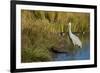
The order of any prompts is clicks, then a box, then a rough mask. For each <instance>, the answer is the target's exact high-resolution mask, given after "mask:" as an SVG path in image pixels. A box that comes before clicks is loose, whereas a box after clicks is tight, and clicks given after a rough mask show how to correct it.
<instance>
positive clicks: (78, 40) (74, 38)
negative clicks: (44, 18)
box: [69, 23, 82, 48]
mask: <svg viewBox="0 0 100 73" xmlns="http://www.w3.org/2000/svg"><path fill="white" fill-rule="evenodd" d="M69 37H70V39H71V40H72V43H73V44H74V46H75V45H76V46H79V47H80V48H82V43H81V41H80V39H79V38H78V37H77V36H76V35H74V34H73V33H72V32H71V23H69Z"/></svg>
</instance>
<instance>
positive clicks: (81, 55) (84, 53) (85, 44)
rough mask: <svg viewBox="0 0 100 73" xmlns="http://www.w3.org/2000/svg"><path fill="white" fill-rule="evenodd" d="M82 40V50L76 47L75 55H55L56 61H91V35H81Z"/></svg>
mask: <svg viewBox="0 0 100 73" xmlns="http://www.w3.org/2000/svg"><path fill="white" fill-rule="evenodd" d="M80 39H81V41H82V48H78V47H74V48H75V49H76V50H75V51H74V53H55V55H54V58H53V59H54V61H67V60H88V59H90V42H89V35H80ZM71 46H72V45H71ZM71 46H70V47H71Z"/></svg>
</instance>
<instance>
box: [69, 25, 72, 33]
mask: <svg viewBox="0 0 100 73" xmlns="http://www.w3.org/2000/svg"><path fill="white" fill-rule="evenodd" d="M71 33H72V32H71V25H70V26H69V34H71Z"/></svg>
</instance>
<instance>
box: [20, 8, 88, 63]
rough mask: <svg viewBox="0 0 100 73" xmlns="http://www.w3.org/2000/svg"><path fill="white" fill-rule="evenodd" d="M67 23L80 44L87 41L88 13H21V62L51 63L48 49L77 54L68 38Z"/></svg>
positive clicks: (32, 11)
mask: <svg viewBox="0 0 100 73" xmlns="http://www.w3.org/2000/svg"><path fill="white" fill-rule="evenodd" d="M69 22H72V29H71V30H72V32H73V33H74V34H76V35H77V36H78V37H79V38H80V39H81V41H82V43H84V41H87V39H88V41H89V32H90V15H89V13H75V12H54V11H34V10H21V62H24V63H26V62H46V61H54V55H55V53H53V52H52V51H51V48H58V49H64V51H66V52H68V53H73V52H75V50H78V49H77V48H74V46H73V44H72V43H71V41H70V39H69V37H68V23H69ZM62 33H63V35H61V34H62ZM83 33H88V35H87V34H86V35H85V34H84V35H85V36H84V35H83ZM80 49H81V48H80Z"/></svg>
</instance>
